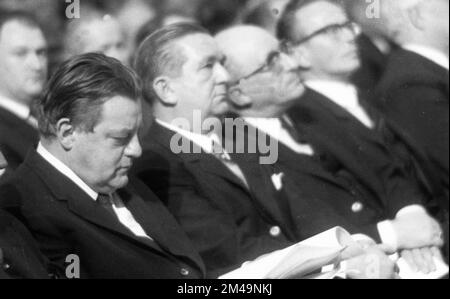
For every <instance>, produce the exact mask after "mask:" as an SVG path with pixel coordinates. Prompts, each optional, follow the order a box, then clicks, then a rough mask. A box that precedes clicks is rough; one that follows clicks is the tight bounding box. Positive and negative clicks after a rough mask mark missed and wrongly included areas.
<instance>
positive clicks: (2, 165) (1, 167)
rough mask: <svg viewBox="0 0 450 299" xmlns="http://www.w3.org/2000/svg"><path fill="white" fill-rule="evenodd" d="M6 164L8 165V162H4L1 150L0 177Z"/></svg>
mask: <svg viewBox="0 0 450 299" xmlns="http://www.w3.org/2000/svg"><path fill="white" fill-rule="evenodd" d="M6 166H8V163H7V162H6V159H5V157H4V156H3V154H2V152H0V178H1V177H2V175H3V173H4V172H5V170H6Z"/></svg>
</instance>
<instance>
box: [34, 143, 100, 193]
mask: <svg viewBox="0 0 450 299" xmlns="http://www.w3.org/2000/svg"><path fill="white" fill-rule="evenodd" d="M37 152H38V154H39V155H41V156H42V158H44V159H45V160H46V161H47V162H48V163H50V164H51V165H52V166H53V167H55V168H56V169H57V170H58V171H59V172H61V173H62V174H63V175H65V176H66V177H67V178H69V179H70V180H71V181H72V182H74V183H75V184H76V185H77V186H78V187H80V188H81V189H82V190H83V191H84V192H86V193H87V194H88V195H89V197H91V198H92V199H93V200H95V201H96V200H97V198H98V193H97V192H95V191H94V190H92V188H91V187H89V186H88V185H87V184H86V183H85V182H83V180H82V179H81V178H80V177H79V176H78V175H76V174H75V172H73V171H72V170H71V169H70V168H69V167H67V166H66V165H65V164H64V163H63V162H61V161H60V160H59V159H58V158H56V157H55V156H53V155H52V154H51V153H50V152H49V151H48V150H47V149H46V148H45V147H44V146H43V145H42V144H41V143H39V145H38V148H37Z"/></svg>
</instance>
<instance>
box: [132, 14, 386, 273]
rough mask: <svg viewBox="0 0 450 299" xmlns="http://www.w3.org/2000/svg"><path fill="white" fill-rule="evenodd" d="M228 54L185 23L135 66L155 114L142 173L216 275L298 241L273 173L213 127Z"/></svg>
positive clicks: (358, 263)
mask: <svg viewBox="0 0 450 299" xmlns="http://www.w3.org/2000/svg"><path fill="white" fill-rule="evenodd" d="M180 57H181V59H180ZM223 59H224V56H223V55H222V54H221V52H220V50H219V48H218V47H217V44H216V43H215V41H214V39H213V38H212V37H211V36H210V35H209V34H208V33H207V32H206V31H205V30H204V29H203V28H201V27H198V26H197V25H194V24H183V23H181V24H175V25H171V26H167V27H164V28H162V29H161V30H158V31H156V32H155V33H154V34H152V35H151V36H150V37H149V38H147V40H146V41H144V43H143V44H142V45H141V47H140V50H139V52H138V56H137V60H136V63H135V65H136V68H137V70H138V73H139V74H140V75H141V77H142V79H143V81H144V84H145V86H146V88H145V91H144V95H145V98H146V100H148V101H151V103H152V104H153V108H154V111H155V112H154V113H155V116H156V121H155V124H154V125H153V127H152V128H151V129H150V131H149V132H148V133H147V134H145V135H144V139H143V140H144V141H143V144H144V145H143V148H144V153H143V156H142V158H141V159H140V160H139V161H138V163H136V166H135V171H136V173H137V174H138V175H139V177H140V178H142V179H143V181H144V182H145V183H146V184H147V185H148V186H150V187H151V188H152V190H155V192H156V193H157V195H159V196H160V197H161V198H162V199H163V200H164V202H165V204H166V205H167V206H168V208H169V210H170V211H171V212H172V213H173V214H174V215H175V217H176V218H177V220H178V221H179V222H180V224H181V225H182V227H183V228H184V230H185V231H186V232H187V233H188V235H189V237H190V238H191V239H192V241H193V243H194V244H195V246H196V248H197V249H198V250H199V252H200V254H201V255H202V257H203V259H204V261H205V263H206V266H207V268H208V269H209V270H210V272H209V274H210V276H212V277H214V276H217V275H220V274H222V273H224V272H226V271H227V270H232V269H234V268H236V267H239V266H240V265H241V264H242V263H243V262H245V261H248V260H252V259H255V258H257V257H258V256H260V255H262V254H265V253H269V252H271V251H273V250H275V249H280V248H283V247H285V246H287V245H291V244H292V242H291V241H298V239H296V237H295V236H293V235H292V234H291V233H290V232H291V231H290V230H289V228H287V227H286V225H284V222H283V221H282V220H280V219H279V217H278V218H277V217H276V216H275V215H279V214H278V213H277V209H278V208H277V203H276V198H277V197H276V195H275V193H276V192H275V191H276V190H274V189H275V188H273V187H271V186H272V183H271V181H270V177H265V176H262V175H261V173H260V172H259V171H255V172H254V173H251V174H249V173H244V171H243V169H241V168H240V166H239V165H237V163H236V162H235V161H234V160H233V159H232V157H231V156H230V154H229V153H228V152H227V151H226V149H224V148H223V146H224V145H223V144H222V143H221V138H220V137H219V135H220V134H221V132H220V130H219V132H217V131H214V129H218V128H221V126H215V124H218V125H220V120H219V119H218V118H214V116H219V115H221V114H223V113H225V112H227V111H228V102H227V100H226V95H227V86H226V85H227V84H228V80H229V78H228V72H227V71H226V70H225V69H224V67H223V65H222V64H223ZM162 62H164V63H162ZM148 117H151V116H150V115H149V116H148ZM208 117H209V119H208ZM207 119H208V120H207ZM204 120H206V122H205V123H204V122H202V121H204ZM377 255H378V256H380V258H381V259H380V261H382V262H381V264H382V265H383V266H382V268H383V269H381V270H380V273H382V275H387V276H389V277H390V275H391V274H392V272H391V270H389V269H392V267H391V265H390V263H389V262H388V263H385V261H386V257H385V256H384V253H382V252H380V251H378V250H377ZM364 259H365V256H364V255H363V256H362V257H358V256H357V257H355V258H354V259H351V260H350V262H351V265H352V267H353V265H354V267H355V268H358V269H361V268H364V266H365V265H364V262H363V260H364ZM352 267H350V268H349V269H352ZM386 270H387V271H386ZM362 272H364V270H362Z"/></svg>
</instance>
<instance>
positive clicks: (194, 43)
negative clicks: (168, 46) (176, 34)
mask: <svg viewBox="0 0 450 299" xmlns="http://www.w3.org/2000/svg"><path fill="white" fill-rule="evenodd" d="M175 43H176V45H178V46H179V47H181V48H182V49H183V50H184V53H185V55H186V56H187V58H188V60H191V59H196V60H203V59H207V58H216V59H219V60H221V59H222V58H223V54H222V52H221V51H220V49H219V47H218V45H217V43H216V41H215V40H214V38H213V37H212V36H211V35H208V34H204V33H198V34H191V35H188V36H185V37H183V38H181V39H179V40H178V41H176V42H175Z"/></svg>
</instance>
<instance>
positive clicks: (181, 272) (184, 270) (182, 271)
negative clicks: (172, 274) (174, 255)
mask: <svg viewBox="0 0 450 299" xmlns="http://www.w3.org/2000/svg"><path fill="white" fill-rule="evenodd" d="M180 274H181V275H182V276H189V274H191V273H190V272H189V270H188V269H186V268H182V269H181V270H180Z"/></svg>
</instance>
